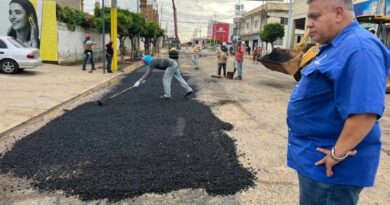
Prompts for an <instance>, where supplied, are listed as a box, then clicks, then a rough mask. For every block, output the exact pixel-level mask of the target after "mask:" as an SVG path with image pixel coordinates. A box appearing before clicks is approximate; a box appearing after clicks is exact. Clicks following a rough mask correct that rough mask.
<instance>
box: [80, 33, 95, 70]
mask: <svg viewBox="0 0 390 205" xmlns="http://www.w3.org/2000/svg"><path fill="white" fill-rule="evenodd" d="M93 45H96V43H95V42H93V41H92V40H91V35H89V34H87V35H85V39H84V60H83V70H86V69H85V67H86V66H87V62H88V60H90V62H91V66H92V68H91V70H90V71H89V72H90V73H92V71H93V70H95V62H94V61H93V51H92V46H93Z"/></svg>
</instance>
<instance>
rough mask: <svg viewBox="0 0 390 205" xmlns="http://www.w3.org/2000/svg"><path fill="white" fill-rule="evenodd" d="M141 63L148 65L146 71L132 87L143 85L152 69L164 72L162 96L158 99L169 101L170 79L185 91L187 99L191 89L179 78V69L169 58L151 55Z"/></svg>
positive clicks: (146, 56)
mask: <svg viewBox="0 0 390 205" xmlns="http://www.w3.org/2000/svg"><path fill="white" fill-rule="evenodd" d="M142 61H143V63H144V64H146V65H148V66H149V67H148V69H147V70H146V72H145V74H144V75H143V76H142V77H141V78H140V79H139V80H138V81H137V82H135V84H134V85H133V86H134V87H138V86H139V85H140V84H141V82H142V83H144V82H145V80H146V78H148V77H149V76H150V75H151V74H152V71H153V69H159V70H165V72H164V77H163V85H164V95H162V96H161V97H160V98H162V99H166V100H168V99H170V98H171V83H172V78H173V77H175V79H176V80H177V81H178V82H179V84H180V85H181V86H182V87H183V88H184V89H185V90H186V94H185V95H184V97H188V96H189V95H191V94H192V88H191V87H190V86H189V85H188V84H187V82H186V81H185V80H184V79H183V77H182V76H181V73H180V70H179V67H178V65H177V62H176V61H175V60H172V59H169V58H153V57H152V56H151V55H145V56H144V57H143V59H142Z"/></svg>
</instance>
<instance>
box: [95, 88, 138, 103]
mask: <svg viewBox="0 0 390 205" xmlns="http://www.w3.org/2000/svg"><path fill="white" fill-rule="evenodd" d="M132 88H134V86H131V87H128V88H126V89H124V90H122V91H120V92H119V93H117V94H115V95H112V96H111V97H109V98H107V99H104V100H98V101H96V102H97V104H98V105H99V106H103V103H105V102H107V101H109V100H111V99H113V98H115V97H117V96H119V95H120V94H123V93H125V92H127V91H129V90H131V89H132Z"/></svg>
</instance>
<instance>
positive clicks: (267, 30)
mask: <svg viewBox="0 0 390 205" xmlns="http://www.w3.org/2000/svg"><path fill="white" fill-rule="evenodd" d="M283 37H284V27H283V25H282V24H280V23H269V24H266V25H265V26H264V29H263V31H261V32H260V39H261V40H262V41H264V42H266V43H267V44H268V43H271V47H272V49H273V48H274V41H276V39H278V38H283Z"/></svg>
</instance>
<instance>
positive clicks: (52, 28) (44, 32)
mask: <svg viewBox="0 0 390 205" xmlns="http://www.w3.org/2000/svg"><path fill="white" fill-rule="evenodd" d="M0 19H1V20H0V35H3V36H12V37H14V38H16V39H17V40H19V41H20V42H22V43H24V44H25V45H26V46H28V47H34V48H38V49H40V55H41V58H42V60H44V61H57V58H58V53H57V20H56V1H55V0H0Z"/></svg>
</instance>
